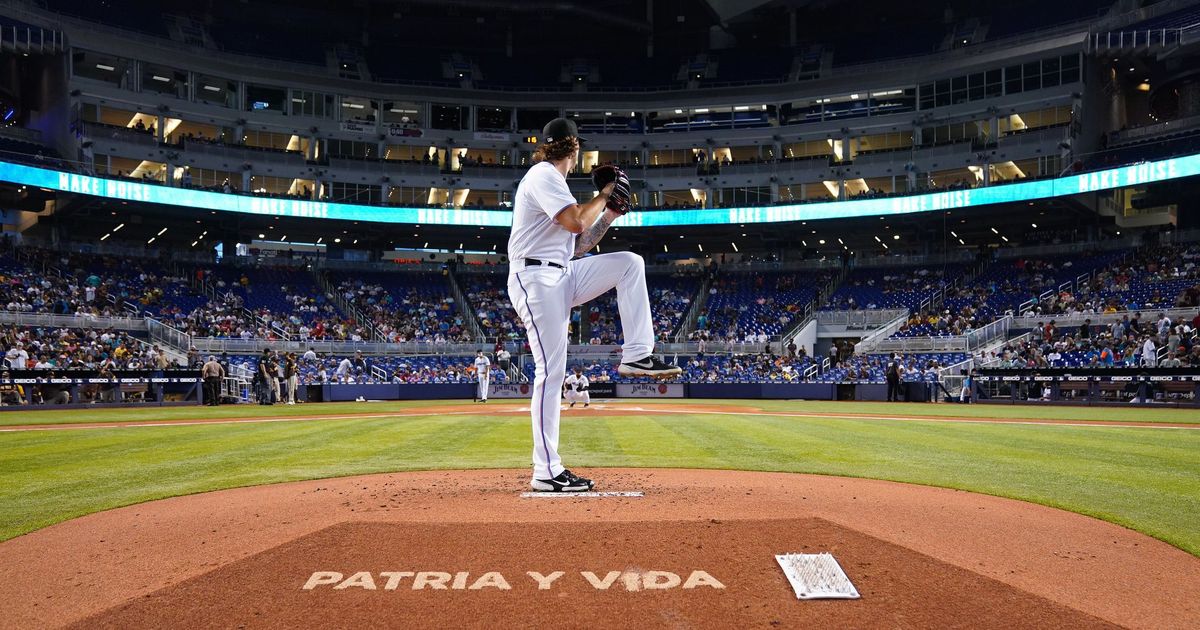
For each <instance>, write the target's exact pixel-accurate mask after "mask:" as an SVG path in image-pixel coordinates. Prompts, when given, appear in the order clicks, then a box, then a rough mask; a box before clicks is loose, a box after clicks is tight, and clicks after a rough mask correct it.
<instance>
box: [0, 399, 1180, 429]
mask: <svg viewBox="0 0 1200 630" xmlns="http://www.w3.org/2000/svg"><path fill="white" fill-rule="evenodd" d="M520 402H522V401H518V400H507V401H506V400H492V403H493V404H506V403H507V404H516V403H520ZM674 402H675V401H671V400H663V399H652V398H651V399H646V400H637V401H629V400H626V401H625V403H627V404H635V405H641V406H646V405H656V404H657V405H670V404H673V403H674ZM686 402H687V403H688V404H695V405H734V406H742V407H753V408H758V409H763V410H765V411H795V412H818V413H848V414H871V415H887V414H897V413H905V414H912V415H918V416H947V417H952V418H960V417H961V418H982V419H986V418H1037V419H1045V420H1088V421H1102V422H1103V421H1111V422H1170V423H1176V424H1179V423H1187V424H1200V411H1197V410H1195V409H1176V408H1168V407H1154V406H1149V407H1140V406H1139V407H1067V406H1050V405H1046V406H1040V405H953V404H940V405H935V404H915V403H914V404H911V405H909V404H895V405H894V404H891V403H878V402H831V401H819V400H706V399H689V400H687V401H686ZM464 403H465V404H471V403H470V401H464V400H433V401H405V402H366V403H353V402H344V403H317V404H311V405H297V406H295V407H263V406H259V405H225V406H221V407H216V408H213V407H204V406H189V407H157V408H139V409H134V408H108V409H87V410H82V411H81V410H78V409H71V410H55V409H53V408H50V409H37V410H34V411H15V412H7V413H0V427H5V426H16V425H26V424H76V423H95V422H130V421H139V422H143V421H146V422H150V421H157V420H196V419H206V418H257V417H270V416H308V415H321V414H331V415H349V414H356V413H388V412H392V411H399V412H404V411H405V410H411V409H428V408H429V407H435V406H460V405H463V404H464Z"/></svg>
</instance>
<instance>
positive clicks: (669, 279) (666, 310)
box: [584, 274, 700, 344]
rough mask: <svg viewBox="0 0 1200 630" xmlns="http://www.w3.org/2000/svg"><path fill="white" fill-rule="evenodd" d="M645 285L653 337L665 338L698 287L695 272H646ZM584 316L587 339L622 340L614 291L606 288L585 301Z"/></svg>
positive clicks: (681, 319)
mask: <svg viewBox="0 0 1200 630" xmlns="http://www.w3.org/2000/svg"><path fill="white" fill-rule="evenodd" d="M646 288H647V290H648V291H649V294H650V312H651V313H652V314H653V316H654V337H655V339H656V340H657V341H660V342H661V341H669V340H671V339H672V335H673V334H674V333H676V332H677V331H678V330H679V325H680V324H681V323H682V322H683V317H684V315H686V314H687V311H688V309H689V308H690V307H691V304H692V300H694V299H695V298H696V293H697V291H699V289H700V277H699V276H698V275H696V274H670V275H669V274H647V276H646ZM584 309H585V311H586V313H585V316H586V317H587V318H588V329H589V337H588V339H587V340H586V341H587V342H589V343H596V344H622V343H624V342H625V335H624V334H623V333H622V332H621V316H620V313H619V312H618V309H617V292H616V290H612V291H609V292H608V293H605V294H604V295H602V296H600V297H598V298H596V299H595V300H593V301H591V302H588V304H587V305H586V306H585V307H584Z"/></svg>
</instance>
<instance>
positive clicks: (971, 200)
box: [0, 154, 1200, 228]
mask: <svg viewBox="0 0 1200 630" xmlns="http://www.w3.org/2000/svg"><path fill="white" fill-rule="evenodd" d="M1193 175H1200V154H1196V155H1188V156H1183V157H1177V158H1171V159H1167V160H1159V161H1157V162H1144V163H1141V164H1133V165H1130V166H1122V167H1118V168H1113V169H1108V170H1103V171H1095V172H1091V173H1084V174H1080V175H1070V176H1067V177H1057V178H1054V179H1044V180H1039V181H1032V182H1021V183H1016V184H1002V185H997V186H988V187H985V188H974V189H965V190H949V191H945V192H937V193H926V194H921V195H905V196H902V197H889V198H886V199H859V200H852V201H826V202H820V203H806V204H793V205H784V206H755V207H746V208H720V209H716V208H714V209H703V210H656V211H645V212H631V213H629V214H627V215H625V216H624V217H621V218H620V219H618V220H617V221H616V225H618V226H621V227H634V228H637V227H647V228H650V227H664V226H676V225H728V224H730V223H783V222H788V221H817V220H821V219H845V218H853V217H870V216H883V215H898V214H911V213H915V212H929V211H934V210H952V209H957V208H973V207H977V206H986V205H990V204H997V203H1012V202H1020V201H1032V200H1034V199H1047V198H1050V197H1063V196H1066V195H1075V194H1078V193H1086V192H1094V191H1098V190H1109V189H1112V188H1121V187H1125V186H1136V185H1139V184H1148V183H1151V182H1160V181H1166V180H1171V179H1178V178H1181V177H1191V176H1193ZM0 181H5V182H11V183H14V184H23V185H26V186H37V187H39V188H46V189H49V190H58V191H62V192H70V193H76V194H81V195H93V196H96V197H105V198H108V199H118V200H125V201H140V202H145V203H158V204H165V205H172V206H184V207H187V208H195V209H197V210H217V211H222V212H241V213H245V214H263V215H272V216H282V217H299V218H313V219H340V220H345V221H372V222H376V223H413V224H426V225H463V226H489V227H509V226H510V225H512V213H511V212H509V211H506V210H457V209H443V208H403V207H383V206H364V205H357V204H348V203H329V202H324V201H305V200H300V199H272V198H268V197H252V196H247V195H230V194H225V193H219V192H209V191H204V190H191V189H186V188H171V187H167V186H160V185H154V184H143V183H139V182H132V181H124V180H116V179H105V178H102V177H92V176H89V175H77V174H75V173H65V172H62V171H56V170H53V169H47V168H39V167H36V166H28V165H25V164H13V163H10V162H4V161H0Z"/></svg>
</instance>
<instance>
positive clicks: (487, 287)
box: [458, 270, 525, 340]
mask: <svg viewBox="0 0 1200 630" xmlns="http://www.w3.org/2000/svg"><path fill="white" fill-rule="evenodd" d="M458 279H459V283H460V285H461V286H462V289H463V292H464V293H465V294H466V297H467V301H468V302H470V303H471V304H470V308H471V310H472V312H474V313H475V318H476V319H477V320H478V321H479V325H480V327H481V328H482V329H483V333H484V335H485V336H487V337H488V338H489V339H505V340H520V339H524V337H525V326H524V325H523V324H522V323H521V318H520V316H518V315H517V312H516V310H514V309H513V306H512V301H511V300H509V298H508V272H507V270H505V271H502V272H497V273H465V274H459V275H458Z"/></svg>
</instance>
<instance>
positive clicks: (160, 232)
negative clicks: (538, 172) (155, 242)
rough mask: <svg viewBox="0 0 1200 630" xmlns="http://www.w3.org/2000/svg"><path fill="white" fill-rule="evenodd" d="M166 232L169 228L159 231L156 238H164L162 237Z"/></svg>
mask: <svg viewBox="0 0 1200 630" xmlns="http://www.w3.org/2000/svg"><path fill="white" fill-rule="evenodd" d="M166 231H167V228H163V229H161V230H159V231H158V234H157V235H156V236H162V235H163V232H166Z"/></svg>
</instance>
